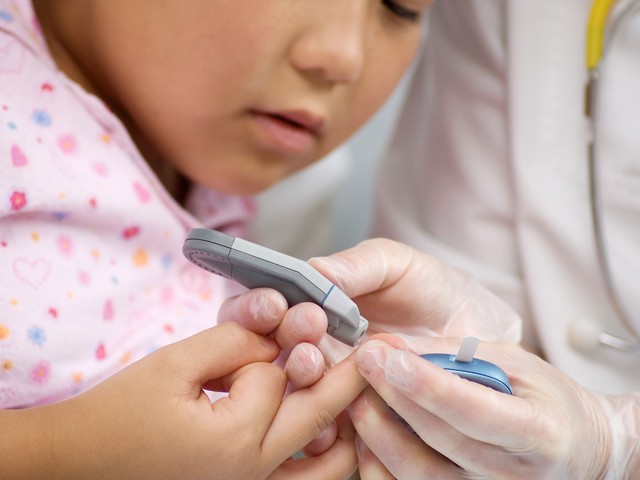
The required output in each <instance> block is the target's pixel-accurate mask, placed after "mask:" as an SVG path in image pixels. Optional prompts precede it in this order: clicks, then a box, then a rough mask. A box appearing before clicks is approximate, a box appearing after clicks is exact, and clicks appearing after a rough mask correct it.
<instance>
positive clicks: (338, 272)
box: [311, 257, 353, 287]
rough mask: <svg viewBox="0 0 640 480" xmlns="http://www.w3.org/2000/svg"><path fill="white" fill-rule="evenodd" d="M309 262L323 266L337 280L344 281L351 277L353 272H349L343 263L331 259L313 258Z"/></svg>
mask: <svg viewBox="0 0 640 480" xmlns="http://www.w3.org/2000/svg"><path fill="white" fill-rule="evenodd" d="M311 260H312V261H313V262H316V263H321V264H323V265H324V266H325V269H326V270H329V271H330V272H331V273H333V275H334V276H335V277H336V278H337V279H344V278H348V277H349V276H350V275H353V272H351V271H349V269H348V268H347V266H346V265H345V263H344V262H343V261H341V260H336V259H335V258H333V257H314V258H312V259H311ZM338 287H340V285H338Z"/></svg>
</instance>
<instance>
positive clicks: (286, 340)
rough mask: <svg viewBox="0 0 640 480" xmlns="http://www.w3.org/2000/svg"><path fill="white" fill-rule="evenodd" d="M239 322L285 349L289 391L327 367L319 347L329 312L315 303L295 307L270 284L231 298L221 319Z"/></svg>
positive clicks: (310, 451) (321, 446)
mask: <svg viewBox="0 0 640 480" xmlns="http://www.w3.org/2000/svg"><path fill="white" fill-rule="evenodd" d="M230 321H233V322H236V323H240V324H241V325H242V326H244V327H245V328H247V329H249V330H251V331H253V332H255V333H259V334H262V335H272V336H273V338H275V339H276V341H277V342H278V344H279V345H280V348H282V350H283V353H282V355H281V358H280V363H282V364H284V365H285V367H284V369H285V372H286V374H287V379H288V381H289V384H288V389H287V390H288V392H292V391H295V390H298V389H301V388H306V387H309V386H310V385H313V384H314V383H316V382H317V381H318V380H319V379H320V378H322V376H323V375H324V373H325V371H326V366H325V361H324V358H323V356H322V353H321V352H320V350H319V349H318V348H317V345H318V343H319V342H320V340H321V339H322V338H323V337H324V336H325V332H326V330H327V316H326V314H325V313H324V311H323V310H322V308H320V307H319V306H317V305H315V304H313V303H301V304H298V305H295V306H293V307H292V308H291V309H289V308H288V306H287V301H286V300H285V298H284V297H283V296H282V294H280V293H279V292H278V291H276V290H273V289H270V288H256V289H252V290H248V291H247V292H245V293H243V294H242V295H238V296H237V297H232V298H229V299H227V300H226V301H225V302H224V303H223V305H222V307H221V308H220V312H219V314H218V322H219V323H225V322H230ZM337 434H338V424H336V423H335V422H334V423H332V424H331V425H329V426H328V427H327V428H326V429H325V430H324V431H323V432H322V433H321V434H320V435H319V436H318V437H317V438H316V439H314V440H313V441H312V442H311V444H309V445H308V446H307V447H305V449H304V452H305V454H307V455H309V456H315V455H319V454H322V453H324V452H325V451H326V450H327V449H329V448H330V447H331V446H332V445H333V444H334V442H335V441H336V438H337Z"/></svg>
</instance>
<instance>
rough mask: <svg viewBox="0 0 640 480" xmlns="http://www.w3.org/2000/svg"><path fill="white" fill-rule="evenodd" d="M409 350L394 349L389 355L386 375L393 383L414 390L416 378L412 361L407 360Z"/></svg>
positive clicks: (401, 387)
mask: <svg viewBox="0 0 640 480" xmlns="http://www.w3.org/2000/svg"><path fill="white" fill-rule="evenodd" d="M408 355H410V354H409V353H407V352H403V351H401V350H394V351H392V352H390V353H389V355H388V356H387V363H386V367H387V368H386V370H385V375H386V377H387V381H388V382H389V383H391V384H392V385H394V386H396V387H398V388H400V389H402V390H406V391H410V390H412V387H413V384H414V382H415V378H416V372H415V368H414V365H413V363H412V362H409V361H407V356H408Z"/></svg>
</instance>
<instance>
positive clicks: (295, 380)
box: [284, 343, 326, 390]
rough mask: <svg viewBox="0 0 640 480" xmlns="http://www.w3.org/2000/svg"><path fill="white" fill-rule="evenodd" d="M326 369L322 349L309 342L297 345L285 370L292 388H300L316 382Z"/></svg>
mask: <svg viewBox="0 0 640 480" xmlns="http://www.w3.org/2000/svg"><path fill="white" fill-rule="evenodd" d="M325 370H326V365H325V362H324V357H323V356H322V353H321V352H320V350H318V348H317V347H315V346H314V345H311V344H309V343H300V344H298V345H296V346H295V347H294V348H293V350H292V351H291V354H290V355H289V358H288V359H287V363H286V364H285V368H284V371H285V373H286V374H287V378H288V379H289V383H290V387H291V390H299V389H301V388H305V387H308V386H310V385H313V384H314V383H316V382H317V381H318V380H320V378H322V376H323V375H324V372H325Z"/></svg>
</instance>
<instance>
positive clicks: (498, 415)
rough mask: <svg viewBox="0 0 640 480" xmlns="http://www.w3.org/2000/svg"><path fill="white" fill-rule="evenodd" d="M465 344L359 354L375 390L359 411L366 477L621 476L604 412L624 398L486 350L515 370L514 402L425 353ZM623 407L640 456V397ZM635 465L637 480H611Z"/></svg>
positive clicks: (496, 349)
mask: <svg viewBox="0 0 640 480" xmlns="http://www.w3.org/2000/svg"><path fill="white" fill-rule="evenodd" d="M458 346H459V340H458V339H448V338H423V339H421V340H420V341H419V342H415V343H413V344H412V349H415V350H417V351H416V352H415V353H414V352H411V351H406V350H402V349H399V348H393V347H392V346H390V345H389V344H388V343H385V342H383V341H380V340H371V341H369V342H367V343H365V344H364V345H363V346H362V347H361V348H360V349H359V351H358V352H357V354H356V359H357V365H358V368H359V369H360V372H361V373H362V375H363V376H364V377H365V378H366V379H367V381H368V382H369V383H370V384H371V386H372V388H371V389H369V390H368V391H367V392H365V393H364V394H363V395H362V396H361V397H360V398H359V399H358V400H357V401H356V402H355V403H354V405H353V406H352V407H351V408H350V413H351V418H352V420H353V422H354V425H355V427H356V429H357V431H358V435H359V437H360V439H359V440H358V445H359V448H358V454H359V462H360V472H361V476H362V478H363V479H365V480H366V479H368V478H393V477H392V476H391V475H393V476H395V477H397V478H400V479H405V478H434V479H438V478H442V479H456V478H460V479H467V478H487V479H489V478H491V479H498V478H521V479H536V480H537V479H543V478H552V479H556V478H562V479H576V480H578V479H580V480H582V479H597V478H605V475H606V474H607V472H608V471H609V470H610V469H611V468H618V469H619V465H618V467H615V460H616V459H615V458H613V456H612V451H613V450H612V444H613V442H612V432H611V428H612V424H611V420H612V418H613V417H612V415H611V414H610V413H609V412H607V411H606V409H605V408H603V404H607V405H609V406H611V407H613V406H614V405H615V402H621V401H622V400H621V399H620V398H617V399H616V400H615V401H614V400H613V399H612V398H606V397H603V396H599V395H596V394H595V393H593V392H591V391H588V390H586V389H584V388H582V387H580V386H579V385H577V384H576V383H575V382H574V381H573V380H571V378H569V377H567V376H566V375H564V374H563V373H562V372H560V371H559V370H557V369H556V368H554V367H553V366H551V365H550V364H548V363H546V362H544V361H543V360H542V359H540V358H539V357H537V356H535V355H532V354H530V353H528V352H526V351H524V350H523V349H521V348H520V347H518V346H515V345H511V344H505V343H489V342H481V344H480V347H479V350H478V353H477V357H479V358H482V359H484V360H488V361H490V362H493V363H495V364H497V365H499V366H500V367H501V368H503V370H505V372H506V373H507V375H508V377H509V379H510V382H511V384H512V386H513V392H514V395H513V396H511V395H506V394H503V393H499V392H496V391H494V390H492V389H490V388H488V387H485V386H482V385H479V384H476V383H473V382H470V381H467V380H463V379H461V378H460V377H458V376H456V375H455V374H453V373H449V372H446V371H445V370H443V369H441V368H439V367H437V366H435V365H433V364H431V363H430V362H428V361H426V360H424V359H422V358H420V357H419V356H418V355H416V353H436V352H441V353H455V352H456V351H457V348H458ZM374 389H375V391H374ZM376 392H377V393H376ZM603 402H604V403H603ZM622 402H623V406H620V405H617V406H616V407H614V408H615V409H616V412H618V413H620V412H624V411H627V412H630V413H631V415H629V416H628V417H627V419H628V420H631V422H630V424H627V425H625V426H621V425H618V426H617V428H618V429H622V430H626V432H627V433H628V435H626V436H624V438H626V439H627V440H629V439H630V438H631V439H632V440H634V441H633V442H632V443H631V444H629V442H627V444H626V448H628V449H630V450H628V452H631V451H637V448H638V420H637V418H638V417H637V415H638V412H639V411H640V408H639V405H640V398H639V397H638V396H637V395H629V396H627V397H626V399H625V400H624V401H622ZM389 407H391V408H389ZM391 409H393V410H391ZM394 411H395V412H397V413H394ZM398 415H400V416H401V417H402V418H403V419H404V420H405V421H406V422H407V423H408V424H409V425H410V426H411V427H412V428H413V430H414V431H415V432H416V433H415V434H414V433H412V432H411V430H410V429H408V428H406V426H405V425H404V424H403V423H402V422H401V421H399V419H398ZM634 418H635V420H633V419H634ZM380 432H384V435H381V434H380ZM619 433H622V432H619ZM628 457H629V455H628V454H627V455H626V456H625V459H626V461H625V463H624V467H625V468H626V469H627V472H626V473H625V475H628V477H626V476H620V477H618V476H612V477H608V478H635V477H634V475H638V474H639V473H640V471H639V470H638V459H637V458H636V459H635V460H632V461H631V462H629V460H628ZM636 457H637V455H636ZM612 459H613V460H614V461H612ZM618 471H620V470H618Z"/></svg>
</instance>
